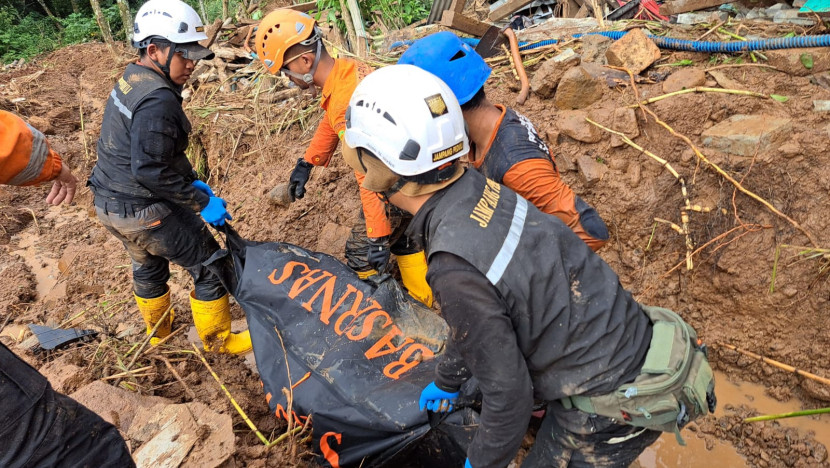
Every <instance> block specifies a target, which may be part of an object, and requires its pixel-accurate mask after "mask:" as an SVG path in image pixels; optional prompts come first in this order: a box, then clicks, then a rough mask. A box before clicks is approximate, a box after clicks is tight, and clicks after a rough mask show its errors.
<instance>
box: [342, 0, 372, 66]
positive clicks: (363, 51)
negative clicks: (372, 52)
mask: <svg viewBox="0 0 830 468" xmlns="http://www.w3.org/2000/svg"><path fill="white" fill-rule="evenodd" d="M346 3H347V4H348V6H349V13H351V17H352V23H354V31H355V34H356V35H357V50H356V51H355V53H356V54H357V56H358V57H360V58H366V57H368V56H369V36H368V35H367V34H366V28H365V27H364V26H363V16H361V14H360V6H359V5H358V4H357V0H346Z"/></svg>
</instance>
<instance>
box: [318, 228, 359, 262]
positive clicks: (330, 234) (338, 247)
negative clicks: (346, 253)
mask: <svg viewBox="0 0 830 468" xmlns="http://www.w3.org/2000/svg"><path fill="white" fill-rule="evenodd" d="M351 232H352V229H351V227H349V226H343V225H341V224H336V223H332V222H328V223H326V225H325V226H323V230H322V231H321V232H320V235H319V236H318V237H317V251H319V252H323V253H327V254H329V255H340V254H341V253H342V252H343V245H345V244H346V239H348V238H349V234H351Z"/></svg>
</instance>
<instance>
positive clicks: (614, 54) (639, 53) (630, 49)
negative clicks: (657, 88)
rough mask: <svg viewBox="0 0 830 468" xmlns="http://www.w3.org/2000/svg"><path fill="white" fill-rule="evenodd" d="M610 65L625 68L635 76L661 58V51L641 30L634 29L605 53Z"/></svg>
mask: <svg viewBox="0 0 830 468" xmlns="http://www.w3.org/2000/svg"><path fill="white" fill-rule="evenodd" d="M605 58H606V59H607V60H608V65H613V66H615V67H623V68H627V69H629V70H631V72H632V73H634V74H635V75H636V74H638V73H640V72H642V71H643V70H645V69H646V68H648V67H649V66H651V64H652V63H654V62H655V61H657V59H659V58H660V49H658V48H657V45H656V44H654V41H652V40H651V39H649V38H648V36H646V33H644V32H643V31H642V30H640V29H632V30H631V31H629V32H628V33H627V34H626V35H625V36H623V37H622V38H620V40H618V41H617V42H615V43H613V44H612V45H611V47H609V48H608V51H606V52H605Z"/></svg>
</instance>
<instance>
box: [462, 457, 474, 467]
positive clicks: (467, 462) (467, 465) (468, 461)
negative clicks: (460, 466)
mask: <svg viewBox="0 0 830 468" xmlns="http://www.w3.org/2000/svg"><path fill="white" fill-rule="evenodd" d="M464 468H473V465H471V464H470V459H469V458H468V459H467V461H465V462H464Z"/></svg>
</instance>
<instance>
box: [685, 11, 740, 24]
mask: <svg viewBox="0 0 830 468" xmlns="http://www.w3.org/2000/svg"><path fill="white" fill-rule="evenodd" d="M728 18H729V13H727V12H725V11H708V12H703V13H681V14H679V15H677V24H689V25H691V24H702V23H706V24H710V23H712V24H716V23H719V22H721V21H726V20H727V19H728Z"/></svg>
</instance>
